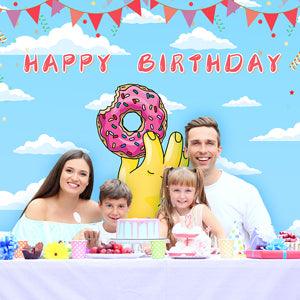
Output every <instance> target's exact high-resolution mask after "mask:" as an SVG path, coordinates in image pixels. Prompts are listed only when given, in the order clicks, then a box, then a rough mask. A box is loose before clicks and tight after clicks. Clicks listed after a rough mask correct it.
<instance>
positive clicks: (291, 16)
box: [284, 7, 298, 26]
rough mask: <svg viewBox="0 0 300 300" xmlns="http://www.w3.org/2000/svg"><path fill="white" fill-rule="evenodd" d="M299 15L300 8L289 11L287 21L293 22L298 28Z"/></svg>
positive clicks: (286, 13)
mask: <svg viewBox="0 0 300 300" xmlns="http://www.w3.org/2000/svg"><path fill="white" fill-rule="evenodd" d="M297 14H298V8H297V7H296V8H294V9H292V10H289V11H285V12H284V15H285V16H286V17H287V19H288V20H289V21H290V22H291V24H292V25H293V26H296V22H297Z"/></svg>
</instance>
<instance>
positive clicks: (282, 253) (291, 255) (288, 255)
mask: <svg viewBox="0 0 300 300" xmlns="http://www.w3.org/2000/svg"><path fill="white" fill-rule="evenodd" d="M245 254H246V257H248V258H262V259H297V258H298V259H300V251H293V250H246V251H245Z"/></svg>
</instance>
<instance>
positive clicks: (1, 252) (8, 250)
mask: <svg viewBox="0 0 300 300" xmlns="http://www.w3.org/2000/svg"><path fill="white" fill-rule="evenodd" d="M17 248H18V243H17V240H16V238H15V237H14V236H13V235H12V234H11V235H7V236H4V237H2V238H1V239H0V260H1V259H2V260H12V259H13V257H14V252H15V250H16V249H17Z"/></svg>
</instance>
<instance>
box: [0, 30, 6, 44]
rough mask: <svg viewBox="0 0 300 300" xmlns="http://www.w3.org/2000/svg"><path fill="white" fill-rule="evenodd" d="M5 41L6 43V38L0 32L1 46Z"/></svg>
mask: <svg viewBox="0 0 300 300" xmlns="http://www.w3.org/2000/svg"><path fill="white" fill-rule="evenodd" d="M6 41H7V37H6V36H5V34H4V33H2V32H1V31H0V42H1V43H2V44H4V43H5V42H6Z"/></svg>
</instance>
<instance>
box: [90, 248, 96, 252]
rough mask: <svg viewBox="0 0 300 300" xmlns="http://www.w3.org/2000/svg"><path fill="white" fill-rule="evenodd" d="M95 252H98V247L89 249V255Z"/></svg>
mask: <svg viewBox="0 0 300 300" xmlns="http://www.w3.org/2000/svg"><path fill="white" fill-rule="evenodd" d="M97 251H98V247H92V248H91V249H90V253H97Z"/></svg>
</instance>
